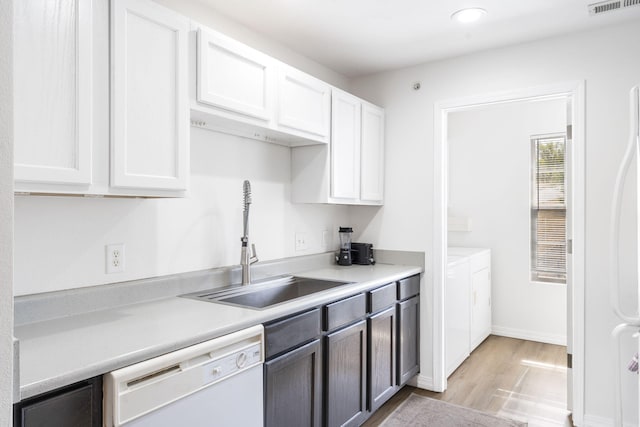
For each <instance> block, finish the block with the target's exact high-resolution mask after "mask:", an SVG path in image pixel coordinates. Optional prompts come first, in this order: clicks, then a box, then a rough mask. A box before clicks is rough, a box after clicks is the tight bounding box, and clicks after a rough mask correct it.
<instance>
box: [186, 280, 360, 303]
mask: <svg viewBox="0 0 640 427" xmlns="http://www.w3.org/2000/svg"><path fill="white" fill-rule="evenodd" d="M349 283H350V282H338V281H333V280H319V279H310V278H306V277H296V276H282V277H277V278H271V279H267V280H264V281H257V282H255V283H252V284H251V285H247V286H229V287H226V288H221V289H215V290H209V291H202V292H195V293H192V294H186V295H180V296H181V297H185V298H192V299H196V300H199V301H208V302H217V303H222V304H229V305H235V306H239V307H245V308H254V309H259V310H260V309H265V308H269V307H272V306H274V305H277V304H282V303H285V302H289V301H292V300H294V299H296V298H300V297H304V296H307V295H311V294H315V293H317V292H322V291H326V290H327V289H332V288H335V287H338V286H343V285H347V284H349Z"/></svg>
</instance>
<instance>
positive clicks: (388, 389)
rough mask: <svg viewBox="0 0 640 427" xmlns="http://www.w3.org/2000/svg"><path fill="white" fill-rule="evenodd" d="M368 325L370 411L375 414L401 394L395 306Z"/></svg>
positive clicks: (373, 317) (371, 320)
mask: <svg viewBox="0 0 640 427" xmlns="http://www.w3.org/2000/svg"><path fill="white" fill-rule="evenodd" d="M367 322H368V332H369V345H368V349H369V352H368V353H369V354H368V360H369V363H368V364H367V368H368V369H367V370H368V374H367V379H368V409H369V411H371V412H375V411H376V410H377V409H378V408H379V407H380V406H382V405H383V404H384V403H385V402H386V401H387V400H389V398H391V396H393V395H394V394H395V393H396V391H397V390H398V386H397V384H396V352H397V351H396V335H397V333H396V327H397V326H396V307H395V305H394V306H391V307H389V308H387V309H386V310H384V311H382V312H380V313H377V314H374V315H372V316H371V317H369V319H368V320H367Z"/></svg>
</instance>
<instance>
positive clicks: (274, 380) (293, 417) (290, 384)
mask: <svg viewBox="0 0 640 427" xmlns="http://www.w3.org/2000/svg"><path fill="white" fill-rule="evenodd" d="M321 350H322V347H321V345H320V340H319V339H317V340H315V341H312V342H310V343H309V344H305V345H303V346H302V347H300V348H297V349H295V350H292V351H290V352H288V353H285V354H283V355H282V356H279V357H276V358H275V359H273V360H269V361H268V362H266V363H265V365H264V366H265V367H264V373H265V408H264V411H265V426H267V427H276V426H279V427H283V426H301V427H302V426H316V427H319V426H320V425H321V424H320V423H321V415H322V414H321V409H320V408H321V406H320V405H321V403H322V402H321V395H320V390H321V382H322V376H321V354H322V353H321Z"/></svg>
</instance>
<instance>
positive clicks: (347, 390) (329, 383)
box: [324, 320, 367, 427]
mask: <svg viewBox="0 0 640 427" xmlns="http://www.w3.org/2000/svg"><path fill="white" fill-rule="evenodd" d="M325 346H326V347H325V383H324V385H325V388H324V402H325V404H324V411H325V424H326V425H327V426H328V427H334V426H357V425H359V424H360V423H361V421H362V420H364V417H365V415H366V412H365V411H366V375H367V374H366V372H367V369H366V365H367V349H366V348H367V328H366V323H365V321H364V320H362V321H360V322H358V323H355V324H353V325H351V326H347V327H346V328H344V329H340V330H338V331H336V332H333V333H331V334H329V335H327V336H326V338H325Z"/></svg>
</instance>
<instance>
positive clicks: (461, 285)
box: [444, 261, 471, 377]
mask: <svg viewBox="0 0 640 427" xmlns="http://www.w3.org/2000/svg"><path fill="white" fill-rule="evenodd" d="M470 293H471V284H470V283H469V262H468V261H463V262H459V263H458V264H456V265H452V266H450V267H448V269H447V282H446V287H445V297H444V300H445V301H444V302H445V316H444V328H445V360H446V374H447V377H448V376H449V375H451V373H452V372H453V371H455V370H456V368H457V367H458V366H460V364H461V363H462V362H463V361H464V360H465V359H466V358H467V357H468V356H469V336H470V335H469V316H470V311H471V303H470V299H469V294H470Z"/></svg>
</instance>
